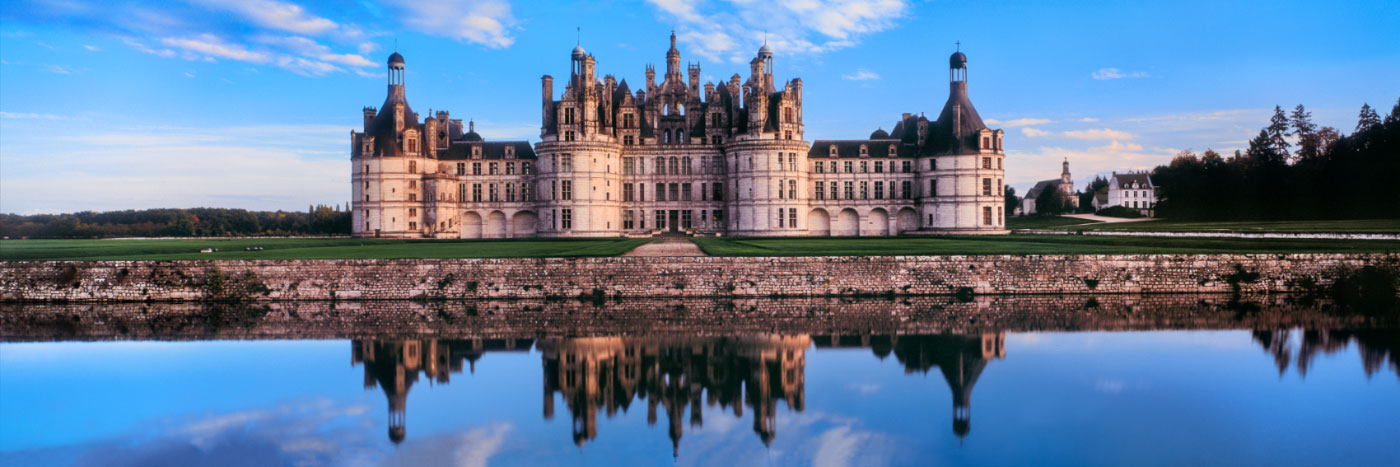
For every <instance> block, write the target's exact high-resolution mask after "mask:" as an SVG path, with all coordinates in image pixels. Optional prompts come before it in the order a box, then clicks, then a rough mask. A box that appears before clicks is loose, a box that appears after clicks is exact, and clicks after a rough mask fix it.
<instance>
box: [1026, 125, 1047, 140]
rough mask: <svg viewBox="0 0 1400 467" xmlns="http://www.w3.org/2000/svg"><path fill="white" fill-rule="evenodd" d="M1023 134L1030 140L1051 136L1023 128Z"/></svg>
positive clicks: (1043, 131)
mask: <svg viewBox="0 0 1400 467" xmlns="http://www.w3.org/2000/svg"><path fill="white" fill-rule="evenodd" d="M1021 134H1023V135H1026V137H1028V138H1039V137H1041V136H1046V135H1049V134H1050V132H1048V131H1045V130H1040V129H1036V128H1031V127H1024V128H1021Z"/></svg>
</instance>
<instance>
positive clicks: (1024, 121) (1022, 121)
mask: <svg viewBox="0 0 1400 467" xmlns="http://www.w3.org/2000/svg"><path fill="white" fill-rule="evenodd" d="M1050 122H1051V120H1050V119H1046V118H1018V119H1014V120H1007V121H1004V122H1003V121H1001V120H997V119H995V118H989V119H987V120H986V123H987V124H988V125H1001V126H1004V127H1018V126H1029V125H1044V124H1046V123H1050Z"/></svg>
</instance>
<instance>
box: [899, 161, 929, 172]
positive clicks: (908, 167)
mask: <svg viewBox="0 0 1400 467" xmlns="http://www.w3.org/2000/svg"><path fill="white" fill-rule="evenodd" d="M930 164H932V162H930ZM900 166H901V168H900V171H901V172H904V173H909V172H912V171H913V169H914V164H912V163H910V162H909V161H903V162H901V163H900Z"/></svg>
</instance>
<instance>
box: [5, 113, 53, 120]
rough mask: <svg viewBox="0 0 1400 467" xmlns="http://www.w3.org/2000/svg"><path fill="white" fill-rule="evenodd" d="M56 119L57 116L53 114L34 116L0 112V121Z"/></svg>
mask: <svg viewBox="0 0 1400 467" xmlns="http://www.w3.org/2000/svg"><path fill="white" fill-rule="evenodd" d="M58 118H59V117H58V116H57V115H54V114H36V113H25V112H0V119H15V120H33V119H39V120H58Z"/></svg>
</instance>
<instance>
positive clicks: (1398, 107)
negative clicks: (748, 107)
mask: <svg viewBox="0 0 1400 467" xmlns="http://www.w3.org/2000/svg"><path fill="white" fill-rule="evenodd" d="M1396 123H1400V99H1396V100H1395V107H1394V108H1392V109H1390V115H1386V116H1385V125H1386V126H1390V125H1394V124H1396Z"/></svg>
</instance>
